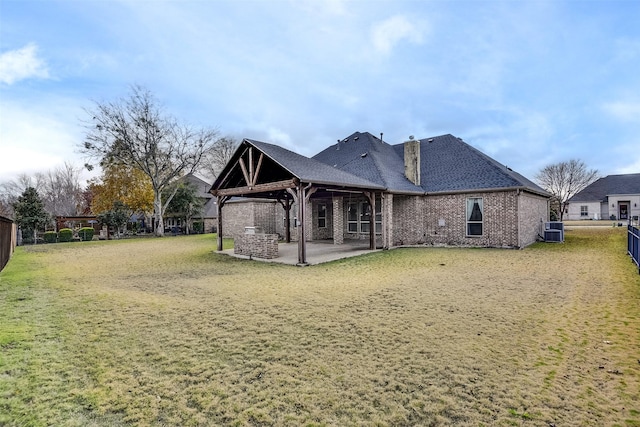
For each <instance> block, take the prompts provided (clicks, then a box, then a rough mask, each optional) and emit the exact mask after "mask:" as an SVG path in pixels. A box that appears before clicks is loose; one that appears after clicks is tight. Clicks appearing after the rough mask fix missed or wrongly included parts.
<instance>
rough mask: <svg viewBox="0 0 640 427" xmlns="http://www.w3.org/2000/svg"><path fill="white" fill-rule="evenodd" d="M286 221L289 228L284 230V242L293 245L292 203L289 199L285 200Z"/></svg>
mask: <svg viewBox="0 0 640 427" xmlns="http://www.w3.org/2000/svg"><path fill="white" fill-rule="evenodd" d="M284 205H285V206H284V220H285V223H286V224H287V226H286V227H285V229H284V241H285V242H287V243H291V202H290V201H289V199H285V200H284Z"/></svg>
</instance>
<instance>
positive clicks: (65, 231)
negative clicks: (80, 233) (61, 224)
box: [58, 228, 73, 242]
mask: <svg viewBox="0 0 640 427" xmlns="http://www.w3.org/2000/svg"><path fill="white" fill-rule="evenodd" d="M72 238H73V230H71V229H70V228H61V229H60V231H59V232H58V241H59V242H70V241H71V239H72Z"/></svg>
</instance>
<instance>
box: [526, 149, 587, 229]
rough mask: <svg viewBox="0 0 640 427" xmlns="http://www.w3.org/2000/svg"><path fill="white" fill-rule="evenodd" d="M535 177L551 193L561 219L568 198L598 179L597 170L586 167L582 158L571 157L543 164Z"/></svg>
mask: <svg viewBox="0 0 640 427" xmlns="http://www.w3.org/2000/svg"><path fill="white" fill-rule="evenodd" d="M535 178H536V181H537V182H538V184H539V185H540V186H541V187H542V188H544V189H545V190H547V191H548V192H549V193H551V194H552V195H553V199H552V203H553V204H555V205H556V206H557V209H558V210H559V211H560V212H559V217H560V221H562V218H563V216H564V211H565V208H566V206H567V202H568V201H569V199H570V198H572V197H573V196H575V195H576V194H577V193H578V192H580V191H582V190H583V189H584V188H585V187H586V186H587V185H589V184H591V183H592V182H593V181H595V180H596V179H598V170H597V169H588V168H587V165H585V163H584V162H583V161H582V160H577V159H571V160H569V161H566V162H560V163H555V164H552V165H547V166H545V167H544V168H542V170H541V171H540V172H538V173H537V174H536V177H535Z"/></svg>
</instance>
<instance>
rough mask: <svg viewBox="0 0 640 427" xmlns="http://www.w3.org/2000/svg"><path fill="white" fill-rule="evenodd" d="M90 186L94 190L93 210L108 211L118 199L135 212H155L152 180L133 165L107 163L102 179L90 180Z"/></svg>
mask: <svg viewBox="0 0 640 427" xmlns="http://www.w3.org/2000/svg"><path fill="white" fill-rule="evenodd" d="M89 188H90V189H91V192H92V199H91V211H92V212H95V213H101V212H106V211H108V210H110V209H112V207H113V204H114V203H115V202H116V201H121V202H122V203H124V204H125V205H127V207H128V208H129V209H131V211H133V212H137V213H142V214H148V213H151V212H153V187H152V186H151V181H150V180H149V177H148V176H147V175H145V174H144V173H143V172H141V171H140V170H138V169H135V168H133V167H131V166H127V165H124V164H119V163H112V164H107V165H105V166H104V167H103V168H102V176H101V177H100V179H96V178H94V179H92V180H91V181H89Z"/></svg>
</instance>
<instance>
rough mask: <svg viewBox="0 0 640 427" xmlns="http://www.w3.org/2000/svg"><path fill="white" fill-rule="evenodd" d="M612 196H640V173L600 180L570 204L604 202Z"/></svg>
mask: <svg viewBox="0 0 640 427" xmlns="http://www.w3.org/2000/svg"><path fill="white" fill-rule="evenodd" d="M612 194H640V173H630V174H625V175H608V176H605V177H604V178H600V179H598V180H596V181H594V182H593V183H591V184H590V185H588V186H587V187H585V188H584V190H582V191H580V192H579V193H578V194H576V195H575V196H573V197H572V198H571V199H569V202H595V201H603V200H605V198H606V197H607V196H609V195H612Z"/></svg>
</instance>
